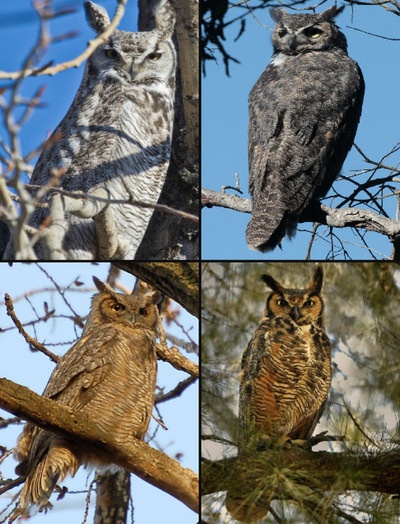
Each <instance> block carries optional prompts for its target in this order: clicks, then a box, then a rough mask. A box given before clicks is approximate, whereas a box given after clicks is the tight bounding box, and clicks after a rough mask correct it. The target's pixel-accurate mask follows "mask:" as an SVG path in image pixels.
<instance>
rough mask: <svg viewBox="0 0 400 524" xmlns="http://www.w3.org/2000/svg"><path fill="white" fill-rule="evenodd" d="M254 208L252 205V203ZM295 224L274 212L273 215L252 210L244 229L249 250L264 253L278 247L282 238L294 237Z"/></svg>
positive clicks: (283, 214) (264, 210)
mask: <svg viewBox="0 0 400 524" xmlns="http://www.w3.org/2000/svg"><path fill="white" fill-rule="evenodd" d="M253 206H254V203H253ZM296 226H297V222H296V221H294V220H293V217H291V219H290V218H289V217H288V216H287V215H286V213H280V212H279V210H278V209H276V210H274V212H273V215H272V214H271V215H270V214H269V213H268V212H267V211H266V209H265V208H264V209H262V210H261V211H259V210H258V209H257V207H256V208H255V209H253V212H252V217H251V220H250V222H249V224H248V226H247V229H246V241H247V244H248V246H249V247H250V248H251V249H256V250H257V251H261V252H262V253H265V252H266V251H272V250H273V249H275V248H276V246H278V245H279V246H280V243H281V242H282V240H283V238H284V237H285V236H286V235H288V236H289V237H292V236H294V234H295V232H296Z"/></svg>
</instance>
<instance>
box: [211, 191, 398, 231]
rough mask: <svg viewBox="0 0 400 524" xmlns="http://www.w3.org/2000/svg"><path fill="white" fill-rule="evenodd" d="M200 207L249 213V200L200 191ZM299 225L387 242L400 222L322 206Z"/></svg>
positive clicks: (302, 218)
mask: <svg viewBox="0 0 400 524" xmlns="http://www.w3.org/2000/svg"><path fill="white" fill-rule="evenodd" d="M202 205H203V206H205V207H214V206H216V207H225V208H228V209H232V210H234V211H240V212H243V213H251V200H249V199H248V198H241V197H238V196H236V195H227V194H226V193H224V192H217V191H212V190H211V189H202ZM299 222H318V223H319V224H323V225H327V226H331V227H340V228H343V227H354V228H359V229H366V230H367V231H374V232H376V233H380V234H382V235H385V236H387V237H389V239H390V240H391V241H393V239H395V238H396V237H398V236H400V220H393V219H391V218H387V217H384V216H382V215H378V213H375V212H374V211H370V210H368V209H358V208H355V207H349V208H343V209H338V208H336V209H335V208H330V207H328V206H325V205H324V204H318V205H315V206H313V208H312V209H308V210H307V211H306V212H305V213H304V214H303V215H302V216H300V220H299Z"/></svg>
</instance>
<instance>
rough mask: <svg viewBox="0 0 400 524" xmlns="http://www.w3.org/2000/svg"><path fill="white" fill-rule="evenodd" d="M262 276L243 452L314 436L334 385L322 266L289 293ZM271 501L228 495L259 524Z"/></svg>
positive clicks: (244, 403) (242, 402) (248, 358)
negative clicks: (262, 441) (260, 443)
mask: <svg viewBox="0 0 400 524" xmlns="http://www.w3.org/2000/svg"><path fill="white" fill-rule="evenodd" d="M261 278H262V280H263V281H264V282H265V283H266V284H267V286H268V287H270V288H271V289H272V292H271V293H269V294H268V295H267V298H266V305H265V310H264V315H263V318H262V319H261V322H260V324H259V325H258V327H257V329H256V331H255V333H254V335H253V336H252V338H251V340H250V342H249V344H248V346H247V348H246V350H245V352H244V354H243V358H242V372H241V382H240V394H239V424H240V433H241V439H240V442H239V453H240V451H241V448H242V449H243V447H244V446H245V445H246V444H247V443H248V442H249V440H251V439H254V438H256V439H257V438H263V437H264V436H265V437H267V439H268V440H271V441H272V442H275V443H283V442H285V441H287V440H288V439H289V440H292V439H293V440H297V439H301V440H304V439H307V438H309V437H311V435H312V433H313V431H314V429H315V426H316V425H317V423H318V420H319V418H320V416H321V414H322V412H323V409H324V407H325V404H326V402H327V398H328V394H329V389H330V383H331V375H332V372H331V347H330V343H329V339H328V337H327V335H326V334H325V330H324V323H323V307H324V306H323V301H322V298H321V287H322V279H323V272H322V268H321V267H317V269H316V271H315V273H314V278H313V281H312V283H311V284H310V286H309V287H308V288H307V289H286V288H284V287H283V286H282V285H281V284H279V282H277V281H276V280H275V279H274V278H273V277H272V276H270V275H262V277H261ZM272 497H273V494H272V495H271V497H270V500H269V502H267V504H265V506H262V507H261V506H258V505H254V504H253V505H251V504H250V503H249V501H248V500H247V499H246V498H243V497H240V493H236V492H235V493H231V492H228V495H227V500H226V507H227V509H228V511H229V512H230V513H231V514H232V515H233V516H234V517H235V519H237V520H239V521H242V522H254V521H255V520H258V519H260V518H262V517H264V516H265V515H266V514H267V511H268V506H269V503H270V502H271V500H272Z"/></svg>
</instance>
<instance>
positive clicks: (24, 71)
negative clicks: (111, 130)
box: [0, 0, 128, 80]
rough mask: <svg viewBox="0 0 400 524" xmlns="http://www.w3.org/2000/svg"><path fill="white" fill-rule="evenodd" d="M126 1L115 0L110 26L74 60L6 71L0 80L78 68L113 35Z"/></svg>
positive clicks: (1, 73) (0, 76)
mask: <svg viewBox="0 0 400 524" xmlns="http://www.w3.org/2000/svg"><path fill="white" fill-rule="evenodd" d="M127 1H128V0H117V2H118V6H117V9H116V11H115V15H114V17H113V19H112V20H111V23H110V25H109V26H108V27H107V29H106V30H105V31H104V32H103V33H101V35H99V36H97V37H96V38H94V39H93V40H90V42H89V43H88V46H87V48H86V49H85V51H84V52H83V53H81V54H80V55H79V56H77V57H76V58H74V59H73V60H69V61H67V62H63V63H61V64H58V65H55V66H51V67H50V66H49V67H47V66H45V67H38V68H36V67H34V68H24V69H22V70H21V71H15V72H13V73H9V72H6V71H0V79H1V80H4V79H7V80H16V79H20V78H25V77H27V76H39V75H55V74H56V73H59V72H60V71H65V70H66V69H70V68H71V67H79V66H80V65H81V64H82V62H84V61H85V60H86V59H87V58H89V56H90V55H91V54H93V52H94V51H95V50H96V49H97V48H98V47H99V46H100V45H101V44H104V42H107V40H108V39H109V38H110V36H111V35H112V34H113V32H114V31H115V29H116V28H117V27H118V25H119V23H120V21H121V20H122V17H123V16H124V12H125V5H126V2H127Z"/></svg>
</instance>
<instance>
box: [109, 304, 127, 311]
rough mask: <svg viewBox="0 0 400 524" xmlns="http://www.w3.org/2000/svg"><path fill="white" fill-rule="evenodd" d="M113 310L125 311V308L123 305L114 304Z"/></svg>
mask: <svg viewBox="0 0 400 524" xmlns="http://www.w3.org/2000/svg"><path fill="white" fill-rule="evenodd" d="M112 309H113V310H114V311H124V310H125V306H123V305H122V304H114V305H113V306H112Z"/></svg>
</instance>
